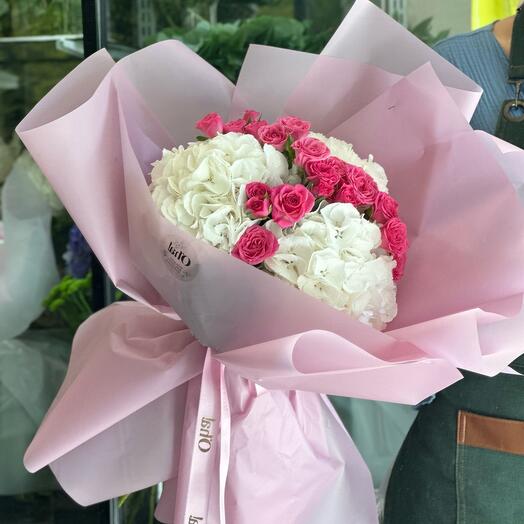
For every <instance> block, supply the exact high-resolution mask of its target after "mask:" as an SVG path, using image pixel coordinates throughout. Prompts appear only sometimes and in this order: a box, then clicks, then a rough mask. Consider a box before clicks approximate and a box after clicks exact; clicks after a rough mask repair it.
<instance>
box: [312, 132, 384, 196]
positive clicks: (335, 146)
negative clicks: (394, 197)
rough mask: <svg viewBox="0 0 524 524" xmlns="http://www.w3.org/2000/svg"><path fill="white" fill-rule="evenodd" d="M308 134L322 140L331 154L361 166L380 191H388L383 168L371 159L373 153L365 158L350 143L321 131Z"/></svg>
mask: <svg viewBox="0 0 524 524" xmlns="http://www.w3.org/2000/svg"><path fill="white" fill-rule="evenodd" d="M309 136H311V137H313V138H316V139H318V140H320V141H321V142H324V144H326V145H327V146H328V147H329V150H330V152H331V154H332V155H333V156H336V157H337V158H340V160H343V161H344V162H347V163H348V164H353V165H354V166H358V167H361V168H362V169H363V170H364V171H365V172H366V173H367V174H368V175H369V176H370V177H371V178H372V179H373V180H374V181H375V182H376V183H377V186H378V188H379V189H380V191H383V192H384V193H387V192H388V178H387V176H386V172H385V171H384V168H383V167H382V166H381V165H380V164H378V163H377V162H375V161H374V160H373V155H369V157H368V158H367V160H364V159H362V158H360V157H359V156H358V155H357V153H355V150H354V149H353V145H352V144H348V143H347V142H344V141H343V140H339V139H338V138H335V137H332V136H330V137H327V136H325V135H323V134H321V133H310V134H309Z"/></svg>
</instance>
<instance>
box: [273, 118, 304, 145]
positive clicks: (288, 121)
mask: <svg viewBox="0 0 524 524" xmlns="http://www.w3.org/2000/svg"><path fill="white" fill-rule="evenodd" d="M278 122H279V123H280V124H282V125H283V126H284V129H285V130H286V131H287V132H288V133H289V134H290V135H291V136H292V137H293V140H299V139H301V138H302V137H303V136H306V135H307V134H308V133H309V130H310V129H311V122H307V121H306V120H302V119H300V118H297V117H296V116H285V117H283V118H281V119H280V120H279V121H278Z"/></svg>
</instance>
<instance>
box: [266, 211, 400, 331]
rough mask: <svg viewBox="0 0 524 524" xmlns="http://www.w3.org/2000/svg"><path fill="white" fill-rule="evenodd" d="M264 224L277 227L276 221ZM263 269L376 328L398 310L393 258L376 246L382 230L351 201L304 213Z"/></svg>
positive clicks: (380, 327) (275, 228)
mask: <svg viewBox="0 0 524 524" xmlns="http://www.w3.org/2000/svg"><path fill="white" fill-rule="evenodd" d="M267 227H268V228H270V229H271V230H275V231H276V230H277V229H278V227H275V224H273V223H271V222H270V223H268V225H267ZM265 265H266V268H267V269H268V270H269V271H271V272H272V273H274V274H275V275H277V276H279V277H280V278H282V279H284V280H286V281H288V282H290V283H291V284H293V285H295V286H296V287H298V288H299V289H301V290H302V291H304V292H305V293H308V294H309V295H312V296H314V297H315V298H318V299H320V300H322V301H324V302H326V303H328V304H329V305H331V306H332V307H335V308H336V309H339V310H342V311H346V312H347V313H348V314H350V315H351V316H352V317H353V318H356V319H358V320H360V321H362V322H365V323H366V324H369V325H371V326H373V327H375V328H377V329H383V328H384V327H385V326H386V324H387V323H388V322H391V320H393V318H394V317H395V316H396V313H397V304H396V286H395V283H394V281H393V269H394V268H395V262H394V261H393V259H392V258H391V257H390V256H389V255H385V254H383V252H382V251H381V250H380V229H379V226H377V225H376V224H374V223H372V222H369V221H367V220H365V219H364V218H363V217H362V216H361V215H360V213H359V211H358V210H357V209H356V208H355V207H354V206H353V205H351V204H330V205H327V206H326V207H324V208H323V209H322V210H321V211H320V213H311V214H309V215H307V216H306V217H305V218H304V220H302V221H301V222H300V223H299V224H298V225H297V226H296V227H295V228H294V229H293V230H291V231H289V232H287V233H286V234H284V235H283V236H281V238H280V239H279V250H278V251H277V253H276V254H275V256H274V257H272V258H270V259H268V260H267V261H266V262H265Z"/></svg>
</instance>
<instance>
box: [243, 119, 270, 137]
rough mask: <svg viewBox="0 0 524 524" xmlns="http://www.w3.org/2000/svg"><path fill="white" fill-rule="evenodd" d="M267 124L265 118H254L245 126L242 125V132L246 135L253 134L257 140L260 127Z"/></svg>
mask: <svg viewBox="0 0 524 524" xmlns="http://www.w3.org/2000/svg"><path fill="white" fill-rule="evenodd" d="M267 125H268V121H267V120H255V121H254V122H250V123H249V124H246V126H245V127H244V133H246V134H248V135H253V136H254V137H255V138H256V139H257V140H258V132H259V131H260V128H261V127H264V126H267Z"/></svg>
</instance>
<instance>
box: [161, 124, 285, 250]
mask: <svg viewBox="0 0 524 524" xmlns="http://www.w3.org/2000/svg"><path fill="white" fill-rule="evenodd" d="M288 171H289V170H288V165H287V160H286V158H285V157H284V155H282V153H280V152H279V151H277V150H276V149H275V148H274V147H272V146H269V145H264V146H262V145H261V144H260V143H259V142H258V140H257V139H256V138H254V137H253V136H251V135H245V134H240V133H227V134H224V135H217V136H216V137H214V138H211V139H210V140H206V141H204V142H194V143H191V144H189V145H188V147H187V148H184V147H178V148H175V149H173V150H171V151H169V150H164V152H163V155H162V159H161V160H159V161H157V162H155V163H154V164H153V170H152V172H151V192H152V196H153V200H154V202H155V203H156V205H157V207H158V208H159V209H160V211H161V213H162V214H163V215H164V217H166V218H167V219H168V220H170V221H171V222H173V223H174V224H177V225H179V226H180V227H182V228H183V229H185V230H186V231H188V232H190V233H191V234H193V235H194V236H196V238H199V239H203V240H205V241H207V242H209V243H210V244H211V245H213V246H215V247H218V248H220V249H223V250H225V251H230V250H231V248H232V247H233V246H234V245H235V243H236V242H237V240H238V238H239V237H240V236H241V235H242V233H243V232H244V231H245V230H246V229H247V228H248V227H249V226H251V225H253V224H256V223H257V222H258V221H255V220H252V219H251V218H250V217H249V215H248V214H247V212H246V210H245V209H244V205H243V204H244V201H245V186H246V184H248V183H249V182H253V181H259V182H264V183H266V184H268V185H269V186H271V187H273V186H276V185H279V184H282V182H283V181H284V180H285V179H286V177H287V176H288Z"/></svg>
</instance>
